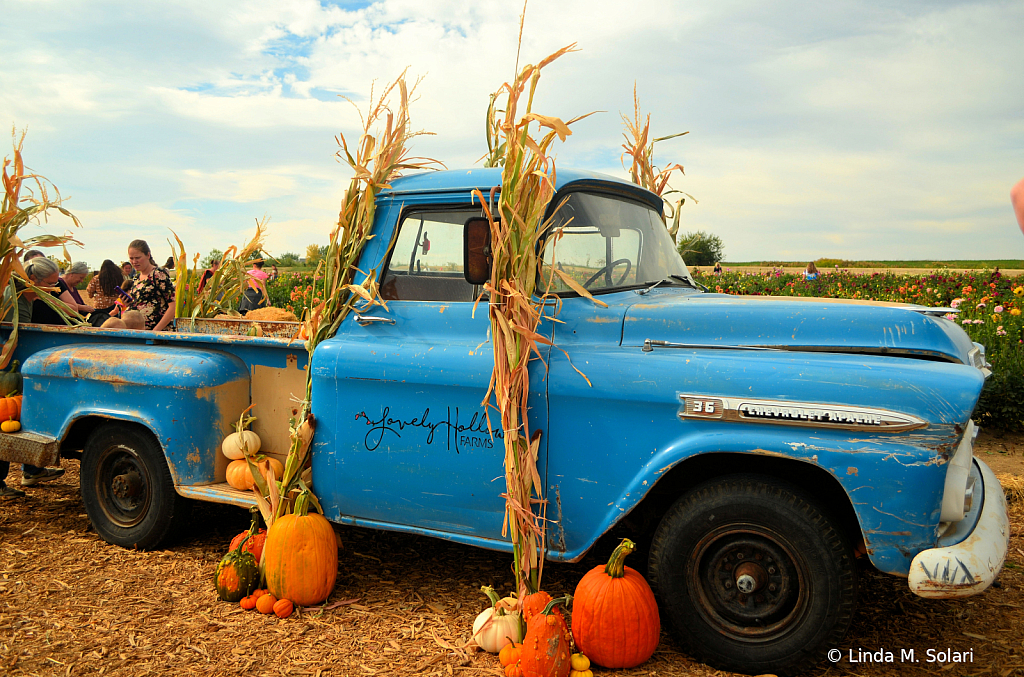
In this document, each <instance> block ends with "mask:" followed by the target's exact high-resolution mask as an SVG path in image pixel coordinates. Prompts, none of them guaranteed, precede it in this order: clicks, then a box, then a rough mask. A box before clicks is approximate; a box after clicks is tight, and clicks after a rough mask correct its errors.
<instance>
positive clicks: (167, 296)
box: [128, 240, 174, 331]
mask: <svg viewBox="0 0 1024 677" xmlns="http://www.w3.org/2000/svg"><path fill="white" fill-rule="evenodd" d="M128 260H129V261H130V262H131V264H132V268H134V269H135V270H136V272H138V274H139V276H138V278H137V279H136V280H135V284H134V285H132V290H131V297H132V300H131V302H129V303H128V310H138V311H139V312H141V313H142V315H143V317H145V318H146V329H152V330H153V331H163V330H164V329H166V328H167V325H169V324H170V323H171V320H173V319H174V283H173V282H171V277H170V275H168V274H167V271H165V270H164V269H163V268H157V266H156V262H155V261H154V260H153V256H152V254H151V252H150V249H149V245H148V244H146V241H145V240H133V241H132V243H131V244H129V245H128Z"/></svg>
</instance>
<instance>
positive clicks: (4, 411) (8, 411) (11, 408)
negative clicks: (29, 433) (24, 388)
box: [0, 395, 22, 421]
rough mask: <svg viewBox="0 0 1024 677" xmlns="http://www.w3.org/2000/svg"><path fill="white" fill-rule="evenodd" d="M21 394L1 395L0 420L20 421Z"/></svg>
mask: <svg viewBox="0 0 1024 677" xmlns="http://www.w3.org/2000/svg"><path fill="white" fill-rule="evenodd" d="M21 398H22V396H21V395H15V396H14V397H0V421H18V420H20V419H21Z"/></svg>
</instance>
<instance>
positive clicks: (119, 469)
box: [81, 422, 185, 550]
mask: <svg viewBox="0 0 1024 677" xmlns="http://www.w3.org/2000/svg"><path fill="white" fill-rule="evenodd" d="M81 468H82V470H81V487H82V500H83V502H84V503H85V511H86V513H88V515H89V521H90V522H92V525H93V527H94V528H95V529H96V533H98V534H99V535H100V536H101V537H102V538H103V540H105V541H107V542H108V543H113V544H115V545H120V546H122V547H125V548H138V549H140V550H149V549H152V548H155V547H156V546H157V545H159V544H160V542H161V541H163V540H164V538H165V537H166V536H167V535H168V534H169V533H170V531H171V528H172V527H173V525H174V524H175V522H176V520H177V518H179V517H180V516H181V513H183V512H184V507H185V502H184V500H183V499H182V498H180V497H179V496H178V494H177V493H176V492H175V491H174V482H173V481H172V479H171V473H170V470H169V469H168V467H167V460H166V459H165V458H164V453H163V450H161V448H160V445H159V444H157V441H156V440H155V439H154V438H153V436H152V435H151V434H150V433H149V431H148V430H146V429H145V428H142V427H140V426H138V425H135V424H132V423H122V422H111V423H106V424H104V425H102V426H101V427H99V428H97V429H96V431H95V432H94V433H93V434H92V435H91V436H90V437H89V441H88V442H87V443H86V445H85V450H84V451H83V453H82V465H81Z"/></svg>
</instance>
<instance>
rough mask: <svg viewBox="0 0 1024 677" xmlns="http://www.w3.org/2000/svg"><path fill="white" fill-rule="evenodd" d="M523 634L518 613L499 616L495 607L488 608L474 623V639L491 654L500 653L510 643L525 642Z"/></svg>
mask: <svg viewBox="0 0 1024 677" xmlns="http://www.w3.org/2000/svg"><path fill="white" fill-rule="evenodd" d="M521 633H522V624H521V623H520V622H519V612H516V611H513V612H510V613H505V614H504V615H503V616H499V615H498V614H497V612H496V611H495V609H494V607H488V608H486V609H484V610H483V611H481V612H480V613H479V614H478V615H477V617H476V620H475V621H473V639H474V640H475V641H476V643H477V645H478V646H479V647H480V648H481V649H483V650H484V651H487V652H489V653H498V652H499V651H501V649H502V648H503V647H504V646H505V645H506V644H508V643H509V642H521V641H523V636H522V634H521Z"/></svg>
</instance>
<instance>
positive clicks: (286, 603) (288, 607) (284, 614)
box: [274, 599, 295, 618]
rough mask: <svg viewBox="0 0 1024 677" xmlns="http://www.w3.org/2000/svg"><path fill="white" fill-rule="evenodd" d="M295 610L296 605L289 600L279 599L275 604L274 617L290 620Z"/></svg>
mask: <svg viewBox="0 0 1024 677" xmlns="http://www.w3.org/2000/svg"><path fill="white" fill-rule="evenodd" d="M294 610H295V605H293V604H292V602H291V600H289V599H279V600H277V601H276V602H274V615H275V616H277V617H278V618H288V617H289V616H291V615H292V611H294Z"/></svg>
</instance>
